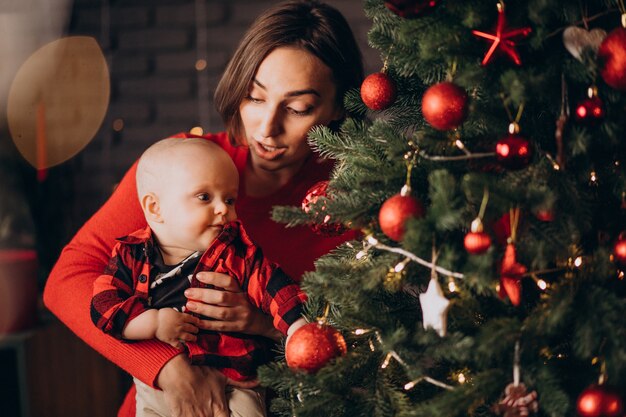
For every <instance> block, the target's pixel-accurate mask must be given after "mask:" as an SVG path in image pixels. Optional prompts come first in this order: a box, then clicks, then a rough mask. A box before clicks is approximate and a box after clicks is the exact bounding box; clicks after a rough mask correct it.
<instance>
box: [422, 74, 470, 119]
mask: <svg viewBox="0 0 626 417" xmlns="http://www.w3.org/2000/svg"><path fill="white" fill-rule="evenodd" d="M467 102H468V97H467V93H466V92H465V90H464V89H462V88H461V87H459V86H458V85H456V84H454V83H452V82H449V81H444V82H441V83H438V84H435V85H433V86H431V87H429V88H428V90H426V92H425V93H424V96H423V97H422V115H423V116H424V119H425V120H426V121H427V122H428V124H430V125H431V126H432V127H434V128H435V129H437V130H452V129H456V128H457V127H459V126H460V125H461V124H462V123H463V122H464V121H465V118H466V117H467V108H468V106H467Z"/></svg>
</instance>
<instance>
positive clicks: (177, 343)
mask: <svg viewBox="0 0 626 417" xmlns="http://www.w3.org/2000/svg"><path fill="white" fill-rule="evenodd" d="M198 323H199V319H198V318H197V317H195V316H192V315H191V314H186V313H179V312H178V311H176V310H174V309H173V308H161V309H159V310H157V309H150V310H146V311H144V312H143V313H141V314H140V315H138V316H136V317H135V318H133V319H132V320H130V321H129V322H128V323H127V324H126V327H124V330H123V331H122V337H123V338H124V339H128V340H148V339H154V338H156V339H158V340H160V341H162V342H165V343H167V344H169V345H171V346H173V347H175V348H181V347H182V342H195V341H196V339H197V336H196V334H197V333H198Z"/></svg>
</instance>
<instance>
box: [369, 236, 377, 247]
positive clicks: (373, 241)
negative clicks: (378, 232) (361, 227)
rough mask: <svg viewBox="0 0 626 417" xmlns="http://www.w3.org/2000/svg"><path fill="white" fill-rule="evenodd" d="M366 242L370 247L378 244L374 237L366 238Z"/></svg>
mask: <svg viewBox="0 0 626 417" xmlns="http://www.w3.org/2000/svg"><path fill="white" fill-rule="evenodd" d="M367 242H368V243H369V244H370V245H377V244H378V239H376V238H375V237H374V236H372V235H370V236H368V237H367Z"/></svg>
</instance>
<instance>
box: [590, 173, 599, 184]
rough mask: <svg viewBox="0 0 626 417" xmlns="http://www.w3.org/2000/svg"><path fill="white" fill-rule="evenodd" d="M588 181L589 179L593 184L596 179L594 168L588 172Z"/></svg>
mask: <svg viewBox="0 0 626 417" xmlns="http://www.w3.org/2000/svg"><path fill="white" fill-rule="evenodd" d="M589 181H591V183H592V184H595V183H596V182H597V181H598V176H597V174H596V171H595V170H592V171H591V173H590V174H589Z"/></svg>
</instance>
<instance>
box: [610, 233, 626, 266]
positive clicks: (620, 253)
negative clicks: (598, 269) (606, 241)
mask: <svg viewBox="0 0 626 417" xmlns="http://www.w3.org/2000/svg"><path fill="white" fill-rule="evenodd" d="M613 259H614V260H615V263H616V264H617V265H619V266H620V267H622V268H624V267H626V232H622V233H620V235H619V237H618V238H617V241H616V242H615V245H614V246H613Z"/></svg>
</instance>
